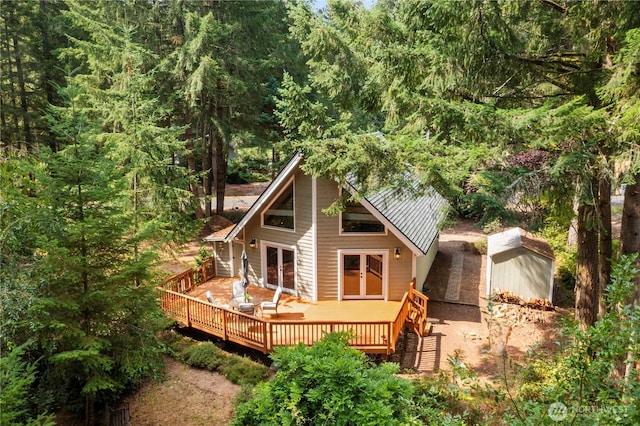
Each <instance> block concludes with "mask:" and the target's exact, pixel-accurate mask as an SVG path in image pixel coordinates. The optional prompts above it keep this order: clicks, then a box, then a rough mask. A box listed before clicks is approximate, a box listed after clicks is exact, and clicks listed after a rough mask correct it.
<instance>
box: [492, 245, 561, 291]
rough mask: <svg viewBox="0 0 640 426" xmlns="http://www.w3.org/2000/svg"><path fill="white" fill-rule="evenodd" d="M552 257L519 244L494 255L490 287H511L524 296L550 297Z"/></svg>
mask: <svg viewBox="0 0 640 426" xmlns="http://www.w3.org/2000/svg"><path fill="white" fill-rule="evenodd" d="M551 273H552V271H551V260H549V259H547V258H545V257H543V256H540V255H538V254H536V253H534V252H532V251H530V250H527V249H524V248H518V249H515V250H510V251H507V252H504V253H499V254H495V255H493V256H492V266H491V290H492V291H509V292H511V293H513V294H515V295H518V296H520V297H522V298H524V299H531V298H536V299H547V298H548V297H549V283H550V280H551V276H550V274H551Z"/></svg>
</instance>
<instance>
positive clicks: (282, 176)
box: [224, 152, 303, 242]
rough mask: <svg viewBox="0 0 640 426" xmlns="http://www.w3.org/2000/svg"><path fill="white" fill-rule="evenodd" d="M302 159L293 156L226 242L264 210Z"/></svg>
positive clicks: (228, 236) (298, 154) (295, 155)
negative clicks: (263, 207)
mask: <svg viewBox="0 0 640 426" xmlns="http://www.w3.org/2000/svg"><path fill="white" fill-rule="evenodd" d="M302 158H303V155H302V153H301V152H296V153H295V154H293V155H292V156H291V159H290V160H289V161H288V162H287V164H286V166H284V168H283V169H282V170H281V171H280V173H278V175H277V176H276V178H275V179H274V180H272V181H271V183H270V184H269V186H267V188H266V189H265V190H264V191H263V192H262V194H260V197H258V199H257V200H256V201H255V202H254V203H253V204H252V205H251V207H250V208H249V211H247V214H245V215H244V216H243V218H242V219H241V220H240V222H238V224H237V225H236V226H235V227H234V228H233V229H232V230H231V232H229V234H227V236H226V238H225V239H224V241H225V242H229V241H231V240H233V239H234V238H235V237H236V236H237V235H238V234H239V233H240V231H241V230H242V229H243V228H244V227H245V226H246V225H247V223H248V222H249V220H251V218H253V216H255V215H256V213H258V212H259V211H260V210H261V209H262V206H263V205H264V204H265V202H266V201H267V200H269V199H270V198H271V196H272V195H273V193H274V192H275V191H277V190H278V188H279V187H280V185H281V184H282V182H283V181H285V180H287V179H288V178H289V177H290V175H291V173H293V171H294V170H295V169H296V167H297V166H298V165H299V164H300V162H301V161H302Z"/></svg>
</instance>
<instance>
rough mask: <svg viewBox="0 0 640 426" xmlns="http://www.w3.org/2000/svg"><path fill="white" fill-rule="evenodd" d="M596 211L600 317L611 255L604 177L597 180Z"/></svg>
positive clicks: (608, 188) (608, 196)
mask: <svg viewBox="0 0 640 426" xmlns="http://www.w3.org/2000/svg"><path fill="white" fill-rule="evenodd" d="M598 213H599V217H600V250H599V252H598V253H599V260H598V265H599V270H598V318H602V316H603V315H604V314H605V313H606V310H607V305H606V303H605V301H604V292H605V289H606V287H607V285H609V282H610V280H611V258H612V257H613V249H612V245H611V244H612V241H611V182H610V181H609V179H608V178H606V177H603V178H600V182H599V188H598Z"/></svg>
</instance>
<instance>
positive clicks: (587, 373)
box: [505, 254, 640, 425]
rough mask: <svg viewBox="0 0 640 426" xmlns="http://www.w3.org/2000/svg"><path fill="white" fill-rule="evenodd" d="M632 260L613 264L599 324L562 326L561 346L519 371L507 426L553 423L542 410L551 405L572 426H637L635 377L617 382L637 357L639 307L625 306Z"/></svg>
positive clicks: (638, 393)
mask: <svg viewBox="0 0 640 426" xmlns="http://www.w3.org/2000/svg"><path fill="white" fill-rule="evenodd" d="M636 258H637V255H635V254H634V255H633V256H623V257H622V259H621V260H620V261H619V262H617V263H616V264H614V267H613V272H612V279H611V284H610V285H609V286H607V290H606V291H607V294H606V302H607V307H608V311H607V313H606V314H605V315H604V317H603V318H602V319H600V320H599V321H597V322H596V323H595V324H594V325H593V326H591V327H588V328H587V329H585V330H582V329H581V328H580V327H579V326H578V325H577V324H575V323H573V322H568V323H567V325H566V327H565V328H564V333H565V336H564V341H565V344H564V346H563V347H562V350H561V351H560V352H559V353H558V354H557V355H556V356H555V357H553V358H552V359H544V358H540V357H537V358H530V359H529V360H528V362H527V365H526V366H525V367H523V368H521V369H520V374H519V375H520V380H521V382H520V384H519V387H518V389H517V396H516V398H515V400H514V407H518V409H517V410H516V409H515V408H510V409H508V410H507V413H506V414H505V419H506V421H508V422H509V424H527V425H528V424H553V422H552V421H551V419H550V418H549V414H548V411H547V410H548V408H549V405H550V404H551V403H553V402H562V403H563V404H564V405H565V406H566V407H567V409H568V411H567V419H566V421H568V422H572V423H573V424H579V425H590V424H621V425H634V424H637V421H638V419H639V418H640V411H639V409H638V406H639V404H638V401H640V382H639V380H638V377H637V372H633V370H632V372H631V374H627V375H626V377H623V376H624V374H625V373H624V370H625V366H627V365H628V364H629V363H633V362H635V361H636V360H637V359H638V358H639V357H640V340H639V336H640V334H639V333H640V307H638V306H634V305H632V304H628V300H629V296H630V294H632V293H633V291H634V283H633V278H634V277H635V276H636V274H637V273H638V270H637V268H636V266H635V261H636ZM505 385H506V383H505ZM518 410H519V411H518Z"/></svg>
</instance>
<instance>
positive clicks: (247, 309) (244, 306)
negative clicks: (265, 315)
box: [238, 302, 255, 315]
mask: <svg viewBox="0 0 640 426" xmlns="http://www.w3.org/2000/svg"><path fill="white" fill-rule="evenodd" d="M238 312H242V313H243V314H250V315H253V314H254V312H255V306H254V305H253V303H249V302H242V303H239V304H238Z"/></svg>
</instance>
